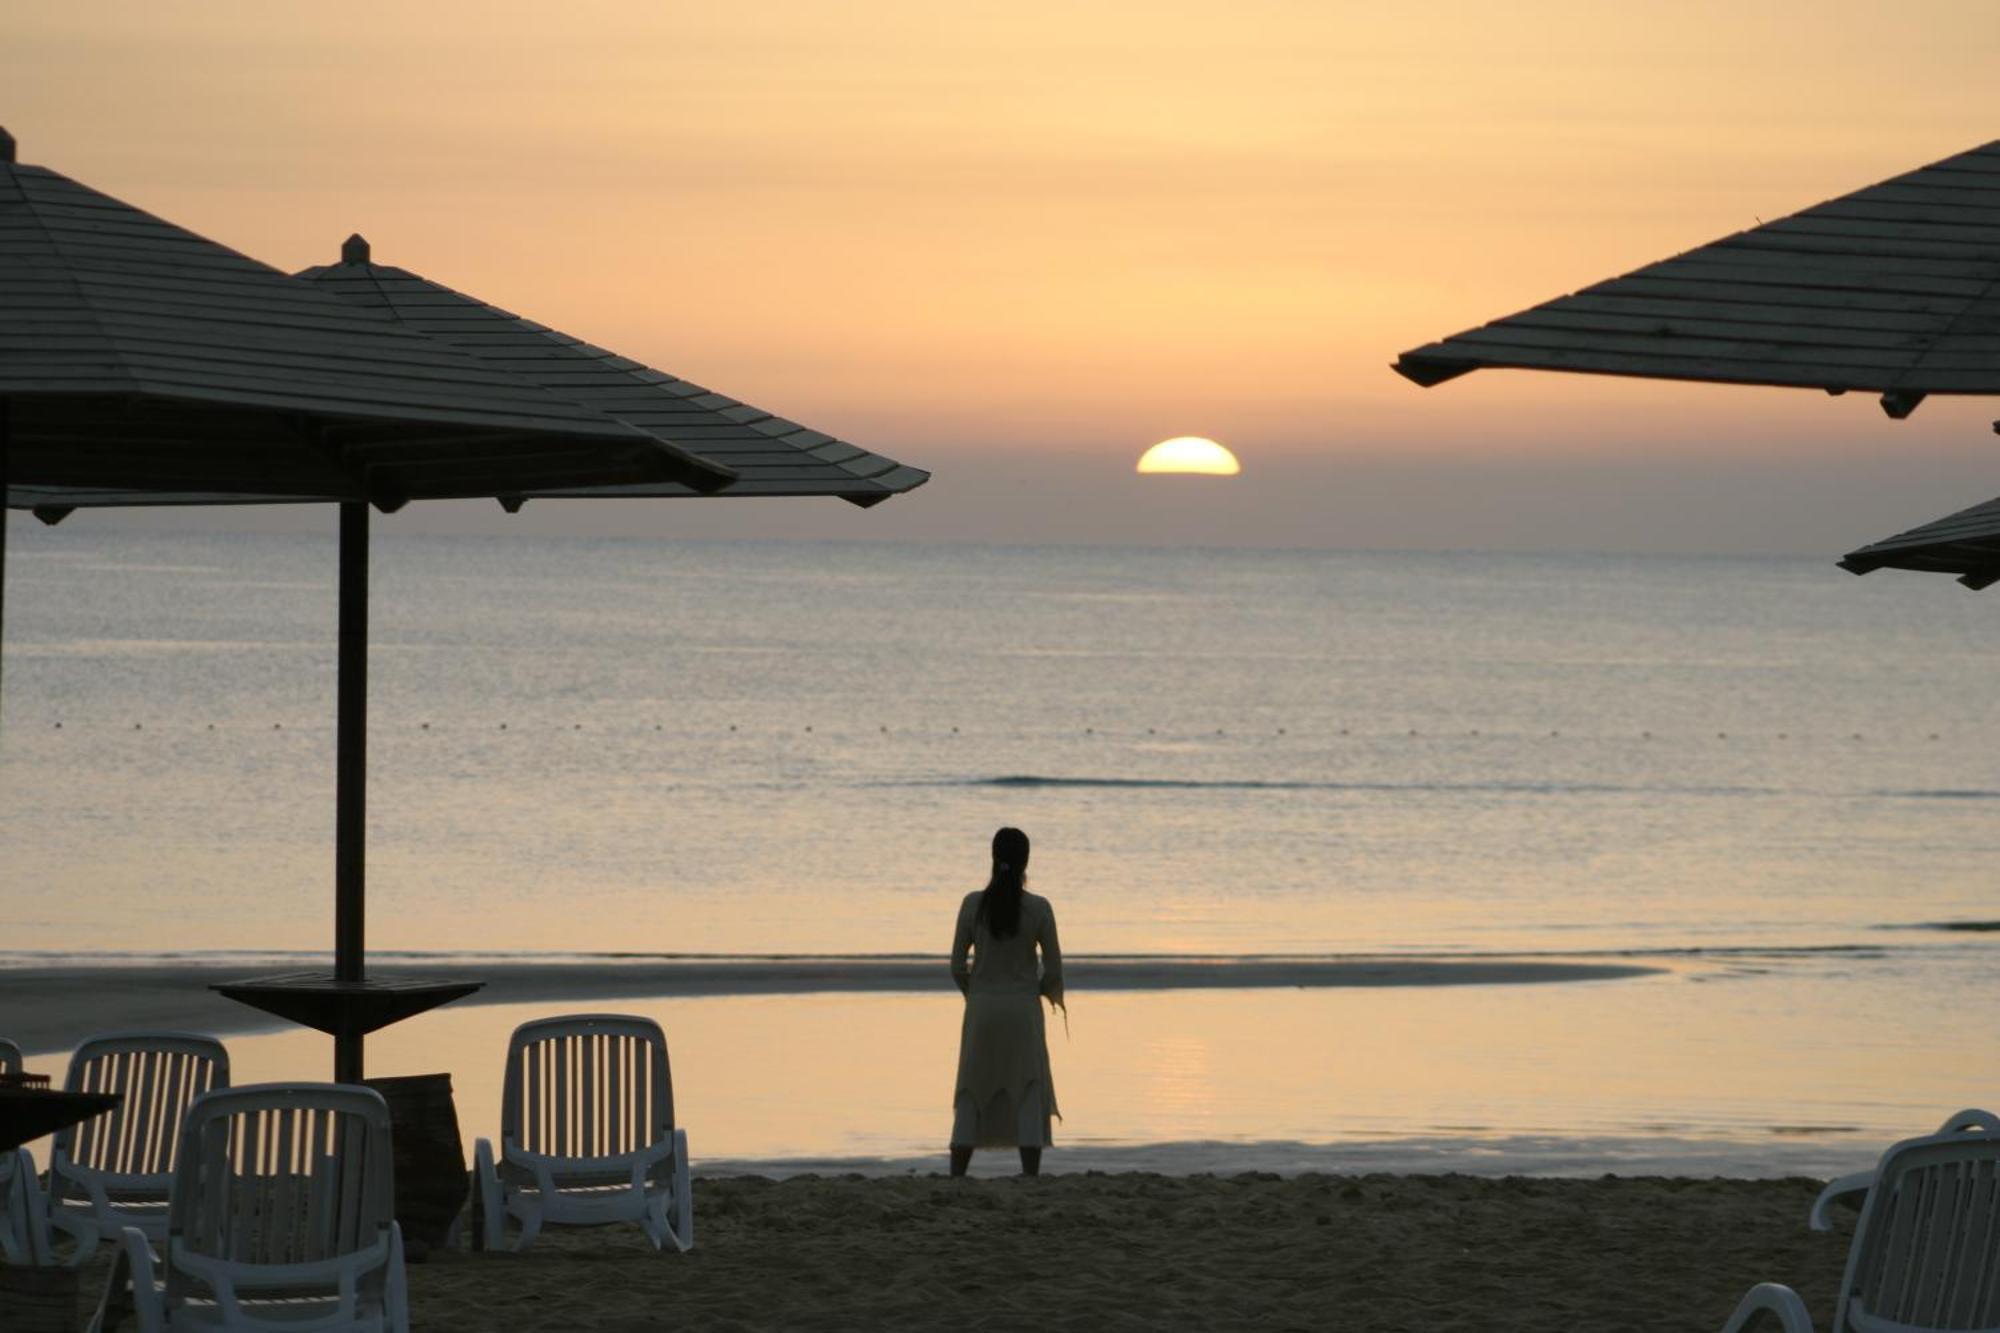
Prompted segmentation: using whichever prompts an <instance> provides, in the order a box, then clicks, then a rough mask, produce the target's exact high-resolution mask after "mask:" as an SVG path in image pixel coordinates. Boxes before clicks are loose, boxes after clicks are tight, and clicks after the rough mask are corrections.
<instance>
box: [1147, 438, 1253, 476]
mask: <svg viewBox="0 0 2000 1333" xmlns="http://www.w3.org/2000/svg"><path fill="white" fill-rule="evenodd" d="M1242 470H1243V466H1242V464H1240V463H1238V462H1237V461H1236V455H1235V454H1232V453H1230V452H1229V451H1228V450H1227V449H1225V448H1223V447H1222V446H1221V445H1219V444H1217V443H1216V442H1215V441H1214V440H1207V439H1203V438H1202V437H1201V436H1199V435H1177V436H1175V437H1174V438H1173V439H1171V440H1161V441H1160V442H1159V443H1158V444H1156V445H1154V446H1153V447H1152V448H1150V449H1148V450H1147V451H1146V452H1145V453H1143V454H1141V455H1140V456H1139V471H1141V472H1191V473H1196V474H1198V475H1201V476H1206V477H1233V476H1235V475H1236V474H1237V473H1239V472H1241V471H1242Z"/></svg>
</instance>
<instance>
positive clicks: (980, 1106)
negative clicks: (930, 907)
mask: <svg viewBox="0 0 2000 1333" xmlns="http://www.w3.org/2000/svg"><path fill="white" fill-rule="evenodd" d="M1027 878H1028V835H1027V834H1025V833H1023V832H1021V830H1019V829H1017V828H1003V829H1001V830H1000V831H999V832H998V833H995V834H994V835H993V875H992V877H991V878H990V879H988V880H987V882H986V887H985V888H984V889H983V890H981V891H979V892H977V893H969V894H967V895H966V897H965V901H964V902H963V903H961V904H960V905H959V908H958V929H957V931H956V932H955V933H954V934H953V936H952V941H951V976H952V980H953V981H956V982H957V983H958V988H959V990H961V991H963V992H964V993H965V1022H964V1025H963V1026H962V1027H961V1028H960V1029H959V1037H958V1084H957V1086H956V1088H954V1089H953V1092H952V1121H951V1173H952V1174H953V1175H954V1176H962V1175H964V1174H965V1171H966V1168H967V1167H968V1166H970V1165H971V1164H972V1150H973V1149H974V1148H1019V1149H1020V1150H1021V1174H1022V1175H1026V1176H1033V1175H1039V1174H1040V1173H1041V1169H1042V1149H1043V1148H1046V1147H1047V1146H1048V1145H1049V1143H1050V1142H1051V1140H1050V1138H1049V1118H1050V1117H1051V1116H1054V1117H1056V1118H1058V1119H1060V1118H1061V1116H1062V1112H1060V1111H1058V1110H1057V1109H1056V1089H1055V1084H1054V1082H1053V1081H1052V1080H1051V1079H1050V1077H1049V1043H1048V1036H1047V1033H1046V1031H1045V1030H1044V1028H1043V1023H1042V997H1044V996H1046V997H1048V1000H1049V1002H1050V1003H1051V1004H1053V1005H1056V1006H1058V1007H1060V1006H1061V1005H1062V1002H1063V980H1062V947H1061V946H1060V945H1059V944H1057V943H1056V914H1055V909H1054V908H1052V907H1050V906H1049V900H1048V899H1046V898H1042V897H1039V896H1037V895H1035V894H1032V893H1029V892H1028V891H1027ZM1038 946H1039V947H1040V949H1041V961H1040V964H1039V966H1038V965H1037V963H1036V959H1035V950H1036V948H1037V947H1038ZM967 954H970V955H971V961H970V963H968V962H967V957H966V956H967Z"/></svg>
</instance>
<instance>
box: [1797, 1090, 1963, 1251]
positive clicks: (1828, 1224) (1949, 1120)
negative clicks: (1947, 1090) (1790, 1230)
mask: <svg viewBox="0 0 2000 1333" xmlns="http://www.w3.org/2000/svg"><path fill="white" fill-rule="evenodd" d="M1937 1132H1938V1133H1939V1134H2000V1116H1996V1115H1994V1114H1993V1113H1992V1112H1991V1111H1982V1110H1980V1109H1979V1108H1978V1107H1976V1106H1972V1107H1967V1108H1966V1109H1965V1110H1963V1111H1956V1112H1954V1113H1952V1114H1951V1115H1948V1116H1946V1117H1945V1120H1944V1123H1943V1124H1942V1125H1939V1126H1938V1128H1937ZM1874 1183H1875V1168H1874V1167H1872V1166H1871V1167H1869V1168H1868V1169H1867V1170H1866V1171H1856V1172H1854V1173H1853V1174H1852V1175H1846V1176H1841V1177H1839V1178H1838V1179H1835V1180H1829V1181H1828V1182H1827V1183H1826V1188H1825V1189H1823V1190H1821V1191H1820V1192H1819V1197H1818V1198H1817V1199H1814V1200H1813V1206H1812V1213H1811V1214H1810V1215H1809V1216H1808V1217H1807V1218H1806V1225H1807V1226H1808V1227H1810V1228H1811V1229H1812V1230H1814V1231H1831V1230H1833V1213H1832V1208H1833V1201H1834V1200H1835V1199H1838V1198H1842V1197H1844V1196H1846V1195H1850V1194H1866V1193H1867V1192H1868V1187H1869V1186H1870V1185H1873V1184H1874Z"/></svg>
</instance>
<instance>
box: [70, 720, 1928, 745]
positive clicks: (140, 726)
mask: <svg viewBox="0 0 2000 1333" xmlns="http://www.w3.org/2000/svg"><path fill="white" fill-rule="evenodd" d="M64 725H65V724H64V723H63V722H62V721H61V720H60V719H58V720H55V721H52V722H50V723H49V726H50V728H51V729H52V730H55V731H61V730H62V729H63V727H64ZM496 725H497V727H498V729H499V730H501V731H506V730H507V729H508V724H507V723H505V722H501V723H498V724H496ZM558 725H560V724H558ZM642 725H643V724H642ZM416 726H417V730H419V731H429V730H431V724H430V723H429V722H419V723H417V724H416ZM583 728H584V724H583V723H581V722H573V723H571V724H570V730H571V731H582V730H583ZM145 729H146V724H145V723H143V722H134V723H133V724H132V730H134V731H144V730H145ZM203 729H204V730H207V731H214V730H215V723H213V722H209V723H205V724H203ZM284 729H285V724H284V723H282V722H273V723H272V724H271V730H272V731H283V730H284ZM665 729H666V728H665V726H664V724H662V723H659V722H655V723H654V724H653V730H654V731H664V730H665ZM729 730H730V731H732V732H737V731H740V730H741V726H740V724H738V723H735V722H731V723H730V724H729ZM803 730H804V731H805V733H806V734H808V735H811V734H815V733H814V729H813V726H812V724H811V723H807V724H806V725H805V726H804V728H803ZM876 731H877V732H879V733H880V734H881V735H884V736H887V735H890V734H891V728H890V727H889V725H888V724H887V723H886V722H885V723H881V724H879V725H878V726H877V727H876ZM905 734H907V733H905ZM950 734H952V735H954V736H956V735H959V734H960V731H959V728H958V727H956V726H954V727H952V728H951V733H950ZM1083 734H1084V735H1086V736H1098V735H1103V736H1111V737H1116V736H1117V735H1118V733H1117V732H1116V731H1106V732H1100V731H1098V729H1097V728H1096V727H1094V726H1089V727H1085V728H1084V729H1083ZM1146 734H1147V735H1148V736H1158V735H1159V734H1160V729H1159V728H1158V727H1147V728H1146ZM1190 734H1198V733H1190ZM1211 734H1213V735H1215V736H1224V737H1226V736H1228V735H1229V730H1228V729H1227V728H1226V727H1217V728H1216V729H1215V731H1214V732H1213V733H1211ZM1339 734H1340V735H1342V736H1352V735H1353V734H1354V732H1353V730H1352V728H1349V727H1341V728H1340V729H1339ZM1432 734H1434V735H1443V734H1445V733H1432ZM1489 734H1490V735H1491V736H1492V737H1493V738H1494V739H1496V740H1506V739H1508V738H1509V737H1510V736H1511V735H1513V734H1514V733H1509V732H1505V731H1500V732H1492V733H1488V732H1485V731H1483V730H1481V729H1480V728H1478V727H1471V728H1468V729H1467V730H1466V732H1465V735H1466V736H1467V737H1482V738H1483V737H1486V736H1488V735H1489ZM1520 734H1521V735H1523V736H1525V735H1526V734H1527V733H1520ZM1563 734H1564V733H1563V732H1562V730H1561V729H1560V728H1551V729H1550V730H1549V733H1548V735H1549V737H1550V739H1556V738H1559V737H1561V736H1562V735H1563ZM1734 734H1736V735H1738V736H1739V737H1740V735H1741V733H1734ZM1769 734H1770V735H1771V736H1772V738H1773V739H1776V740H1781V741H1787V740H1790V739H1792V733H1791V732H1789V731H1778V732H1772V733H1769ZM1272 735H1274V736H1289V735H1291V729H1290V728H1288V727H1279V728H1277V729H1276V730H1275V731H1274V732H1273V733H1272ZM1403 735H1404V736H1406V737H1422V736H1423V735H1425V733H1424V732H1423V731H1422V730H1420V729H1419V728H1416V727H1411V728H1409V729H1408V730H1407V731H1405V732H1404V733H1403ZM1731 735H1732V733H1730V732H1727V731H1718V732H1716V733H1715V739H1716V740H1719V741H1726V740H1728V739H1730V737H1731ZM1364 736H1365V733H1364ZM1943 738H1944V737H1943V733H1941V732H1936V731H1931V732H1925V733H1924V739H1925V740H1927V741H1937V740H1942V739H1943ZM1583 739H1585V740H1589V739H1593V738H1592V737H1589V736H1585V737H1583ZM1595 739H1599V740H1608V739H1613V738H1612V737H1605V736H1599V737H1596V738H1595ZM1637 739H1639V740H1642V741H1651V740H1663V739H1667V738H1666V737H1665V736H1663V735H1661V734H1659V733H1656V732H1653V731H1651V730H1646V731H1641V732H1639V734H1638V737H1637ZM1801 739H1807V740H1809V739H1811V737H1809V736H1807V737H1802V738H1801ZM1844 739H1846V740H1849V741H1865V740H1867V739H1868V736H1867V733H1865V732H1860V731H1855V732H1849V733H1848V734H1847V735H1846V736H1845V737H1844Z"/></svg>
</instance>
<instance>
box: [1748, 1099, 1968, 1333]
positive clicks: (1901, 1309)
mask: <svg viewBox="0 0 2000 1333" xmlns="http://www.w3.org/2000/svg"><path fill="white" fill-rule="evenodd" d="M1766 1318H1774V1319H1776V1320H1777V1321H1778V1324H1779V1326H1780V1328H1782V1329H1783V1330H1784V1333H1812V1319H1811V1317H1810V1316H1809V1315H1808V1314H1807V1312H1806V1307H1805V1302H1804V1301H1802V1300H1800V1299H1799V1296H1798V1293H1797V1292H1795V1291H1793V1290H1792V1289H1791V1288H1790V1287H1786V1286H1781V1285H1779V1284H1777V1283H1775V1282H1765V1283H1760V1284H1759V1285H1757V1286H1755V1287H1752V1288H1751V1289H1750V1291H1749V1294H1747V1295H1746V1296H1744V1298H1743V1300H1742V1301H1741V1302H1740V1303H1739V1304H1738V1305H1737V1307H1736V1311H1735V1313H1734V1314H1732V1315H1730V1317H1729V1322H1728V1323H1727V1324H1725V1325H1723V1333H1738V1331H1739V1330H1742V1329H1748V1328H1751V1327H1754V1326H1755V1325H1757V1324H1758V1323H1760V1322H1762V1321H1763V1320H1765V1319H1766ZM1995 1328H2000V1136H1996V1135H1993V1134H1991V1133H1986V1132H1976V1133H1943V1134H1931V1135H1927V1136H1925V1137H1923V1138H1919V1139H1905V1140H1904V1141H1903V1142H1901V1143H1898V1144H1896V1145H1895V1146H1893V1147H1891V1148H1890V1149H1889V1151H1887V1152H1885V1153H1883V1154H1882V1160H1881V1162H1880V1163H1878V1164H1877V1165H1876V1168H1875V1179H1874V1182H1873V1183H1872V1184H1871V1185H1870V1186H1869V1188H1868V1197H1867V1199H1866V1200H1865V1201H1863V1203H1862V1205H1861V1217H1860V1219H1859V1220H1858V1221H1857V1222H1856V1223H1855V1227H1854V1240H1853V1243H1852V1244H1851V1245H1850V1246H1849V1248H1848V1251H1847V1271H1846V1273H1845V1275H1843V1276H1842V1278H1841V1280H1840V1300H1839V1304H1838V1305H1837V1306H1836V1307H1835V1310H1834V1316H1833V1324H1832V1329H1833V1333H1920V1331H1928V1330H1943V1329H1982V1330H1990V1329H1995Z"/></svg>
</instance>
